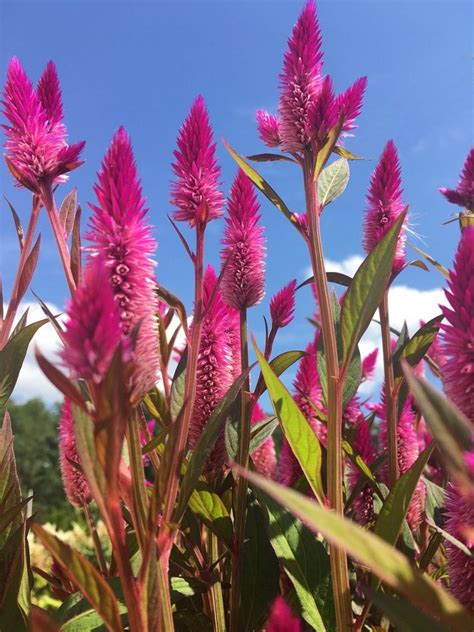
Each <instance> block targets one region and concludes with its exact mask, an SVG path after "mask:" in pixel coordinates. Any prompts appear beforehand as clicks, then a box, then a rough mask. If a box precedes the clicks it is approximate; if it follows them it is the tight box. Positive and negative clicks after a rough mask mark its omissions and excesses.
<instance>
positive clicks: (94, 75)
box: [0, 0, 473, 346]
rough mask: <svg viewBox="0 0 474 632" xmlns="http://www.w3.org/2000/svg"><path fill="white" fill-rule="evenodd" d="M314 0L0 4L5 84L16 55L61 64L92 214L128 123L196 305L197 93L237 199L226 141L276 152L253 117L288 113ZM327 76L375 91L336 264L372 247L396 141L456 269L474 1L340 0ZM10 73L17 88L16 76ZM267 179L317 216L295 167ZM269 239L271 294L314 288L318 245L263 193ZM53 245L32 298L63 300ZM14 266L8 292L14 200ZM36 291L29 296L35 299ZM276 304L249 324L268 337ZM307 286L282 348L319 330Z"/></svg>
mask: <svg viewBox="0 0 474 632" xmlns="http://www.w3.org/2000/svg"><path fill="white" fill-rule="evenodd" d="M302 6H303V2H300V1H294V0H293V1H283V0H273V1H271V0H268V1H227V0H220V1H218V0H215V1H213V2H205V1H201V0H196V1H189V2H184V1H181V0H174V1H170V2H162V1H159V0H158V1H155V2H151V1H148V2H134V1H132V0H128V1H122V2H119V1H112V0H110V1H103V2H93V1H83V0H81V1H79V0H68V1H67V2H60V1H56V2H43V1H41V0H40V1H36V2H24V1H22V0H11V1H10V0H2V2H1V4H0V25H1V33H0V41H1V48H0V71H1V72H0V75H1V76H2V77H4V76H5V70H6V66H7V63H8V60H9V59H10V58H11V56H13V55H17V56H18V57H19V58H20V60H21V61H22V63H23V64H24V66H25V68H26V70H27V72H28V74H29V75H30V77H31V78H32V79H33V80H36V79H37V78H38V76H39V74H40V73H41V70H42V68H43V67H44V65H45V63H46V62H47V61H48V60H49V59H53V60H54V61H55V62H56V64H57V67H58V72H59V75H60V80H61V84H62V88H63V97H64V105H65V112H66V124H67V127H68V129H69V136H70V139H71V140H73V141H75V140H80V139H86V140H87V146H86V150H85V154H84V155H85V158H86V163H85V165H84V166H83V167H82V168H81V169H80V170H78V171H76V172H74V173H73V174H72V175H71V179H70V183H68V184H67V185H64V186H63V187H62V188H61V190H60V195H59V197H61V196H62V194H66V193H67V192H68V191H69V190H70V188H71V187H73V186H75V187H78V189H79V199H80V202H81V204H82V206H83V208H84V207H86V206H87V202H88V201H91V200H93V194H92V184H93V182H94V178H95V173H96V171H97V168H98V166H99V164H100V160H101V158H102V156H103V154H104V152H105V150H106V148H107V145H108V143H109V141H110V139H111V137H112V134H113V132H114V130H115V129H116V128H117V127H118V126H119V125H120V124H124V125H125V127H126V129H127V130H128V132H129V133H130V134H131V137H132V140H133V143H134V148H135V153H136V159H137V163H138V167H139V170H140V173H141V175H142V179H143V187H144V192H145V194H146V196H147V198H148V203H149V206H150V208H151V211H150V220H151V222H152V223H153V224H154V226H155V231H156V237H157V239H158V242H159V252H158V261H159V268H158V275H159V279H160V280H161V282H162V283H163V284H164V285H165V286H166V287H168V288H169V289H171V290H172V291H174V292H175V293H177V294H179V295H181V296H182V297H183V298H184V299H185V301H186V302H187V303H188V304H189V303H190V299H191V296H192V294H191V292H192V286H191V279H192V271H191V269H190V266H189V264H188V261H187V260H186V258H185V256H184V255H183V253H182V251H181V246H180V244H179V242H178V239H177V237H176V236H175V234H174V232H173V231H172V229H171V227H170V225H169V223H168V221H167V219H166V215H167V214H168V213H169V212H170V211H171V210H172V209H171V208H170V205H169V201H168V200H169V182H170V180H171V177H172V174H171V168H170V161H171V155H172V150H173V148H174V145H175V139H176V134H177V131H178V129H179V126H180V125H181V123H182V121H183V119H184V118H185V116H186V114H187V111H188V109H189V106H190V104H191V102H192V101H193V99H194V98H195V96H196V95H197V94H199V93H201V94H203V96H204V98H205V100H206V102H207V105H208V108H209V111H210V116H211V120H212V124H213V127H214V130H215V136H216V139H217V140H218V157H219V162H220V164H221V166H222V170H223V181H224V190H225V191H228V189H229V186H230V183H231V180H232V178H233V175H234V173H235V166H234V164H233V161H232V159H231V158H230V156H229V155H228V154H227V153H226V151H225V149H224V148H223V146H222V144H221V143H220V138H221V137H222V136H223V137H225V138H226V139H227V140H228V141H229V142H230V143H231V144H232V145H233V146H234V147H235V148H236V149H237V150H238V151H240V152H241V153H244V154H252V153H257V152H259V151H262V150H263V146H262V144H261V142H260V141H259V139H258V135H257V132H256V127H255V123H254V118H255V110H256V109H257V108H259V107H264V108H267V109H272V110H275V108H276V103H277V90H278V74H279V72H280V69H281V64H282V57H283V52H284V50H285V47H286V40H287V38H288V35H289V34H290V32H291V28H292V26H293V24H294V22H295V20H296V18H297V16H298V13H299V11H300V9H301V8H302ZM318 11H319V18H320V24H321V29H322V34H323V49H324V54H325V72H328V73H329V74H331V76H332V78H333V80H334V83H335V86H336V89H337V90H339V91H341V90H343V89H345V88H346V87H347V86H348V85H350V84H351V83H352V82H353V81H354V80H355V79H356V78H358V77H359V76H361V75H367V76H368V91H367V96H366V100H365V106H364V110H363V113H362V115H361V117H360V119H359V128H358V129H357V130H356V136H355V138H353V139H350V140H349V141H348V143H347V146H348V147H349V148H350V149H351V150H352V151H354V152H355V153H357V154H359V155H362V156H366V157H368V158H371V159H372V160H367V161H364V162H358V163H352V164H351V169H352V177H351V181H350V183H349V186H348V188H347V190H346V193H345V194H344V195H343V196H342V197H341V198H340V199H339V200H338V201H336V202H335V203H334V204H333V205H331V206H329V207H328V208H327V209H326V211H325V216H324V218H323V230H324V245H325V254H326V257H327V258H328V259H330V260H332V261H339V262H341V261H343V260H345V259H347V258H348V257H350V256H352V255H355V254H356V253H360V252H361V247H360V243H361V235H362V224H361V219H362V214H363V209H364V199H365V198H364V196H365V192H366V189H367V184H368V181H369V177H370V173H371V171H372V169H373V168H374V166H375V162H374V160H376V159H377V158H378V156H379V155H380V152H381V151H382V148H383V146H384V144H385V142H386V140H387V139H388V138H393V139H394V140H395V143H396V144H397V146H398V148H399V152H400V158H401V163H402V173H403V183H404V188H405V200H406V201H407V203H409V204H410V209H411V210H410V212H411V217H412V223H413V225H414V229H415V230H416V231H417V232H418V233H419V234H420V235H421V236H422V238H423V240H424V243H421V244H420V246H421V247H422V248H424V249H426V250H429V251H430V252H431V253H432V254H433V255H434V256H435V257H436V258H438V259H439V260H440V261H443V262H444V263H446V264H449V263H450V261H451V259H452V254H453V251H454V248H455V245H456V242H457V239H458V228H457V225H456V224H451V225H448V226H442V225H441V224H442V222H443V221H444V220H446V219H447V217H448V215H449V214H450V213H451V212H453V211H454V210H456V209H455V208H454V207H452V206H451V205H449V204H447V203H446V202H445V201H444V199H443V198H442V196H441V195H440V194H439V193H438V191H437V189H438V187H439V186H443V185H444V186H453V185H455V183H456V181H457V178H458V175H459V172H460V169H461V166H462V163H463V161H464V158H465V156H466V154H467V151H468V149H469V147H470V146H471V145H472V142H473V138H472V136H473V118H472V116H473V102H472V99H473V92H472V77H471V61H472V53H473V51H472V41H473V32H472V23H473V5H472V3H471V2H470V1H462V0H450V1H447V0H446V1H438V2H434V1H430V0H418V1H417V0H411V1H401V0H399V1H383V2H376V1H365V0H352V1H349V2H346V1H340V0H339V1H338V0H331V1H329V0H326V1H320V2H319V3H318ZM2 80H3V79H2ZM261 170H262V173H264V175H265V176H266V177H267V178H268V180H269V181H270V182H271V184H272V185H273V186H274V187H275V188H276V189H277V190H278V191H279V193H280V194H281V195H282V197H283V198H284V200H285V201H286V203H287V205H288V206H289V207H290V208H291V209H292V210H295V211H301V210H303V204H304V200H303V194H302V185H301V179H300V174H299V173H298V171H297V169H296V167H293V166H292V165H287V164H283V163H282V164H272V165H268V166H266V167H262V169H261ZM0 177H1V180H0V183H1V189H2V193H3V194H4V195H7V196H8V197H9V198H10V199H12V200H13V201H14V203H15V206H16V207H17V210H18V212H19V213H20V215H21V216H22V217H23V218H24V222H25V223H26V218H27V214H28V208H29V203H30V202H29V196H28V194H27V192H25V191H24V190H23V191H21V190H14V189H13V187H12V184H11V182H10V177H9V175H8V173H7V171H6V169H5V168H2V170H1V176H0ZM262 212H263V221H264V224H265V226H266V236H267V240H268V258H267V269H268V273H267V289H268V297H269V296H270V295H271V294H272V293H273V292H274V291H276V290H277V289H279V288H280V287H281V286H282V285H284V284H285V283H286V282H287V281H289V280H290V279H291V278H293V277H298V278H299V279H302V278H303V277H304V271H305V269H306V267H307V265H308V262H307V254H306V251H305V249H304V247H303V245H302V243H300V240H299V237H298V235H297V234H296V232H295V231H293V230H292V229H291V227H289V226H288V225H287V223H286V220H284V218H283V217H282V216H280V215H279V213H278V211H277V210H276V209H275V208H273V207H272V206H271V205H270V203H268V202H266V201H265V200H263V199H262ZM222 227H223V222H222V221H219V222H213V223H212V224H211V225H210V226H209V230H208V241H207V258H208V261H210V262H211V263H215V264H216V263H217V262H218V251H219V239H220V236H221V231H222ZM41 228H42V233H43V234H42V237H43V250H42V253H41V257H40V262H39V267H38V271H37V273H36V275H35V278H34V282H33V289H35V291H36V292H38V293H39V294H40V295H41V296H42V297H43V298H45V299H47V300H49V301H51V302H53V303H55V304H56V305H58V306H61V305H62V304H63V301H64V299H65V296H66V288H65V285H64V281H63V278H62V273H61V269H60V265H59V262H58V257H57V254H56V252H55V250H54V247H53V244H52V240H51V238H50V235H49V232H48V227H47V224H46V223H45V222H43V223H42V224H41ZM0 240H1V241H0V245H1V256H0V271H1V274H2V276H3V277H4V285H5V286H6V290H7V292H6V294H7V295H8V289H9V287H10V285H11V280H12V270H13V262H14V261H15V260H16V256H17V250H16V241H15V235H14V231H13V227H12V225H11V220H10V217H9V213H8V212H7V208H6V205H5V204H2V211H1V212H0ZM400 282H401V283H402V284H404V285H406V286H407V287H408V286H409V287H412V288H417V289H418V290H421V291H427V290H434V289H435V288H438V287H440V285H441V284H442V280H441V278H440V277H439V276H438V275H437V273H435V272H433V273H430V274H427V273H424V272H422V271H420V270H418V269H415V268H414V269H412V270H410V271H409V272H406V273H404V275H403V278H402V279H401V281H400ZM31 298H32V297H30V299H31ZM266 310H267V303H264V305H263V306H262V308H261V309H260V308H257V309H255V310H254V313H253V315H252V318H251V324H252V328H253V329H254V331H255V332H256V333H257V334H259V333H260V332H261V331H262V326H261V322H262V321H261V316H262V314H263V313H266ZM311 312H312V305H311V297H310V294H309V292H306V294H305V293H304V291H303V292H302V293H301V296H300V297H299V298H298V318H297V322H296V325H295V329H294V332H296V333H294V334H292V335H287V336H286V338H285V337H283V338H285V341H283V338H282V346H283V344H285V345H286V346H288V345H289V344H292V338H293V339H294V340H293V346H295V345H296V346H301V345H302V344H304V342H305V339H304V338H305V337H306V336H307V335H309V329H308V326H307V325H306V324H305V315H306V314H310V313H311Z"/></svg>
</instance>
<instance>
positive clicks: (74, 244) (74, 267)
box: [71, 206, 82, 285]
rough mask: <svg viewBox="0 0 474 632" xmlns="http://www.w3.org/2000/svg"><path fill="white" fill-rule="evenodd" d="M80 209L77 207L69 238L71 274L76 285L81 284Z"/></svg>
mask: <svg viewBox="0 0 474 632" xmlns="http://www.w3.org/2000/svg"><path fill="white" fill-rule="evenodd" d="M81 213H82V211H81V207H80V206H78V207H77V211H76V214H75V215H74V224H73V227H72V237H71V272H72V276H73V279H74V282H75V283H76V285H79V284H80V282H81V275H82V263H81Z"/></svg>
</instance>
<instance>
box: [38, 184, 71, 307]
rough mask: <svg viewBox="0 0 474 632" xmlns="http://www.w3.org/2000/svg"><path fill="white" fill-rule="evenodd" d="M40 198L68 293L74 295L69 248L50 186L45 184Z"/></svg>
mask: <svg viewBox="0 0 474 632" xmlns="http://www.w3.org/2000/svg"><path fill="white" fill-rule="evenodd" d="M41 197H42V200H43V204H44V207H45V209H46V212H47V213H48V217H49V221H50V223H51V228H52V229H53V235H54V238H55V240H56V245H57V247H58V251H59V256H60V258H61V263H62V264H63V269H64V274H65V276H66V281H67V284H68V287H69V292H70V293H71V295H72V294H74V291H75V289H76V283H75V281H74V277H73V276H72V271H71V257H70V255H69V248H68V245H67V241H66V238H65V236H64V229H63V227H62V226H61V222H60V220H59V215H58V212H57V210H56V203H55V201H54V196H53V189H52V187H51V184H48V183H46V184H44V185H43V186H42V188H41Z"/></svg>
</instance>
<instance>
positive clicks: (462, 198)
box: [440, 147, 474, 211]
mask: <svg viewBox="0 0 474 632" xmlns="http://www.w3.org/2000/svg"><path fill="white" fill-rule="evenodd" d="M440 192H441V193H442V194H443V195H444V197H445V198H446V199H447V200H448V202H451V204H457V205H458V206H461V207H462V208H463V209H468V210H469V211H474V147H473V148H472V149H470V151H469V153H468V155H467V158H466V160H465V162H464V166H463V168H462V172H461V177H460V178H459V183H458V186H457V188H456V189H446V188H445V187H442V188H441V189H440Z"/></svg>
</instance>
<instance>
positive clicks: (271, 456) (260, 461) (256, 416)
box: [251, 402, 276, 478]
mask: <svg viewBox="0 0 474 632" xmlns="http://www.w3.org/2000/svg"><path fill="white" fill-rule="evenodd" d="M265 417H266V415H265V413H264V412H263V410H262V408H261V406H260V405H259V403H258V402H255V403H254V405H253V410H252V419H251V424H252V425H254V424H256V423H258V422H259V421H263V419H265ZM251 456H252V461H253V463H254V465H255V469H256V470H257V472H258V473H259V474H261V475H262V476H266V477H267V478H272V477H273V474H274V472H275V467H276V454H275V443H274V441H273V437H268V439H265V441H264V442H263V443H262V445H261V446H260V447H258V448H257V449H256V450H255V451H254V452H252V455H251Z"/></svg>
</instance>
